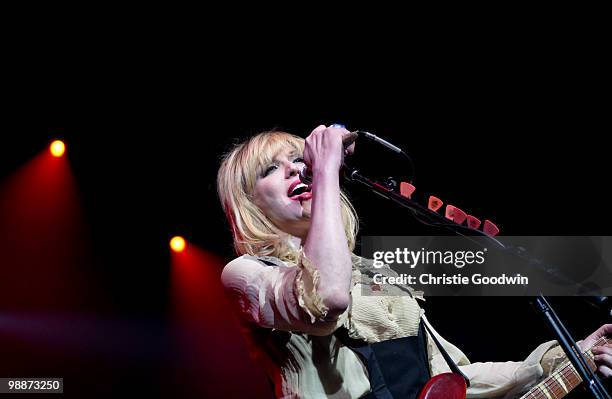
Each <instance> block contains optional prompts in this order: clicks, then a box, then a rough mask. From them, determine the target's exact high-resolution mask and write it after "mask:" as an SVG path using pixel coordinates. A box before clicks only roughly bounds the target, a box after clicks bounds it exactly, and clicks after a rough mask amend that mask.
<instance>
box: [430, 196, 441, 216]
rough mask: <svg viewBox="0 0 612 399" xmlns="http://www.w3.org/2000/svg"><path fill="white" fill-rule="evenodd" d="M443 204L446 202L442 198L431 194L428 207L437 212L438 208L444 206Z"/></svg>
mask: <svg viewBox="0 0 612 399" xmlns="http://www.w3.org/2000/svg"><path fill="white" fill-rule="evenodd" d="M442 204H444V202H442V200H441V199H440V198H437V197H434V196H433V195H430V196H429V202H428V204H427V207H428V208H429V209H431V210H432V211H434V212H437V211H438V209H440V208H442Z"/></svg>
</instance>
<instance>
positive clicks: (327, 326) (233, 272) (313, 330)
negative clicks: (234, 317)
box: [221, 256, 342, 335]
mask: <svg viewBox="0 0 612 399" xmlns="http://www.w3.org/2000/svg"><path fill="white" fill-rule="evenodd" d="M304 273H306V274H310V273H311V272H310V271H309V270H308V266H307V265H304V266H299V267H290V266H267V265H264V264H263V263H262V262H260V261H259V260H257V259H256V258H254V257H248V256H242V257H240V258H237V259H234V260H233V261H231V262H230V263H228V264H227V265H226V266H225V268H224V269H223V273H222V274H221V282H222V283H223V286H224V288H225V291H226V292H227V294H228V296H229V297H230V300H231V303H232V304H233V305H234V306H235V307H236V308H237V311H238V313H239V314H240V316H241V318H242V319H243V320H245V321H247V322H249V323H253V324H256V325H258V326H260V327H264V328H275V329H278V330H284V331H299V332H303V333H306V334H310V335H330V334H332V333H333V332H334V331H335V330H336V328H337V327H338V325H339V324H341V323H342V321H341V320H333V321H325V320H322V318H321V317H319V316H320V313H321V311H322V310H323V309H320V308H318V307H317V306H316V304H314V303H313V302H315V301H316V298H317V296H316V293H312V292H307V290H304V289H301V288H300V287H303V280H304V279H305V278H309V277H305V276H302V275H303V274H304Z"/></svg>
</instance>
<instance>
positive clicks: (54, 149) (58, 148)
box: [49, 140, 66, 158]
mask: <svg viewBox="0 0 612 399" xmlns="http://www.w3.org/2000/svg"><path fill="white" fill-rule="evenodd" d="M49 151H51V155H53V156H54V157H56V158H59V157H61V156H62V155H64V152H66V146H65V145H64V142H63V141H61V140H55V141H54V142H53V143H51V145H50V146H49Z"/></svg>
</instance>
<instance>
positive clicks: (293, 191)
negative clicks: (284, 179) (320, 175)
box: [287, 181, 312, 200]
mask: <svg viewBox="0 0 612 399" xmlns="http://www.w3.org/2000/svg"><path fill="white" fill-rule="evenodd" d="M310 189H311V187H310V186H309V185H307V184H304V183H302V182H300V181H296V182H295V183H293V184H292V185H291V186H290V187H289V191H288V192H287V196H288V197H289V198H291V199H292V200H298V199H299V200H304V199H310V198H311V197H312V193H311V192H310Z"/></svg>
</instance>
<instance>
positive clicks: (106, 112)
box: [0, 51, 610, 397]
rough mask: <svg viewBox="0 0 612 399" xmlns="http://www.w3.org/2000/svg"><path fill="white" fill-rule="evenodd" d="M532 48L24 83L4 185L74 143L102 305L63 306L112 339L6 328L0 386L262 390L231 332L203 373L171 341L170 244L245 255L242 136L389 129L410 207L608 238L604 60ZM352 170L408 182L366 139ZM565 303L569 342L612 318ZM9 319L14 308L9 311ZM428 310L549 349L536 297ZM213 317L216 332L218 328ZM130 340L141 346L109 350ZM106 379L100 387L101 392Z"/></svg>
mask: <svg viewBox="0 0 612 399" xmlns="http://www.w3.org/2000/svg"><path fill="white" fill-rule="evenodd" d="M539 56H540V55H539V54H538V53H537V52H535V51H534V52H532V53H529V54H527V55H526V56H525V57H524V58H521V59H520V60H517V59H512V57H506V56H504V55H503V54H501V53H498V54H496V55H495V56H492V57H485V58H484V59H479V60H478V62H470V63H468V62H467V61H466V59H462V60H457V59H447V60H438V62H433V61H432V62H431V63H427V62H426V61H425V62H424V65H420V66H419V68H418V70H409V69H408V68H407V66H406V69H404V67H405V66H401V65H397V64H395V63H394V62H393V61H391V60H389V61H386V60H385V61H382V60H381V61H380V62H379V65H378V66H379V67H380V66H383V68H382V70H380V69H377V70H376V71H375V72H374V71H372V70H370V69H369V67H370V65H361V68H360V69H359V71H358V72H357V71H355V70H354V69H352V65H353V64H345V65H339V64H338V63H337V62H331V61H330V60H329V59H325V58H323V59H317V62H313V63H312V64H311V65H312V66H313V67H315V68H316V69H317V70H318V71H319V72H321V71H323V72H327V73H324V75H325V79H324V80H320V79H318V78H315V77H314V76H311V75H310V73H309V72H308V69H306V71H305V72H302V71H300V72H298V71H295V72H293V70H291V69H289V68H287V63H288V62H286V60H284V59H279V58H278V57H276V58H275V57H271V58H270V59H269V60H267V61H266V62H265V63H260V62H254V61H253V60H252V59H250V57H249V53H248V52H246V53H244V55H243V57H242V58H241V59H240V60H238V61H240V63H237V64H234V65H233V66H230V67H228V68H227V69H226V70H223V71H222V68H220V67H217V69H214V68H213V70H206V71H205V70H199V69H198V68H196V67H193V68H191V67H189V66H186V67H184V68H178V67H176V66H175V67H174V68H172V69H169V70H168V73H167V74H166V75H164V76H165V79H163V80H161V81H160V80H158V77H159V73H160V70H159V69H150V68H149V67H148V65H147V63H143V64H139V65H138V66H130V67H128V66H126V67H125V69H124V70H123V73H122V74H121V79H117V80H115V79H114V78H112V77H110V76H108V75H106V74H104V73H102V74H99V75H96V76H93V77H92V76H90V77H89V78H90V79H85V80H83V85H82V86H80V87H77V88H75V89H73V88H72V87H71V89H70V91H69V92H67V91H64V90H62V81H61V80H55V79H52V76H44V77H42V79H41V77H40V76H39V77H38V79H41V80H42V81H45V82H47V83H50V85H49V86H48V88H47V86H46V85H45V86H43V87H44V88H45V90H38V91H36V93H34V92H32V91H30V90H29V86H27V87H25V88H24V90H20V92H19V93H18V94H16V95H15V96H14V97H13V101H12V105H11V108H10V109H8V110H7V111H8V112H7V114H8V117H7V118H6V119H5V120H4V121H3V123H2V126H1V129H2V133H1V134H2V137H4V139H3V145H2V147H3V155H2V158H1V168H0V177H1V178H3V179H8V177H9V176H11V175H12V174H13V173H14V172H15V171H17V170H18V169H19V168H20V167H21V166H22V165H24V164H26V163H27V162H28V161H29V160H30V159H31V158H32V157H33V156H35V155H36V154H37V153H38V152H40V151H43V150H44V149H45V148H46V146H47V145H48V143H49V141H50V139H52V138H62V139H63V140H65V142H66V144H67V149H68V155H67V156H68V159H69V162H70V165H71V168H72V172H73V173H74V176H75V179H76V182H77V185H78V189H79V193H80V196H81V201H82V206H83V210H84V215H85V220H86V222H87V230H88V234H89V238H90V241H91V254H92V260H91V263H89V264H86V265H83V267H84V268H86V269H87V270H88V271H90V272H91V274H90V275H91V276H95V284H96V286H97V291H96V294H95V295H93V298H92V299H91V300H89V301H87V302H84V303H81V304H79V305H78V306H77V307H76V308H71V309H69V310H70V311H75V310H76V311H78V312H80V313H82V314H87V315H89V317H91V318H93V319H94V320H96V321H95V322H92V323H89V324H88V326H89V327H88V328H91V329H93V330H96V331H97V334H100V331H102V332H103V335H106V332H107V331H108V335H106V338H107V339H105V340H104V342H101V341H99V340H95V339H94V340H92V341H91V342H90V344H91V345H88V346H85V347H78V348H76V349H73V350H67V351H66V352H64V351H63V350H53V349H49V348H46V347H44V346H42V347H41V345H40V344H36V345H35V344H31V343H30V342H28V341H27V340H26V339H23V340H19V339H14V341H11V340H9V339H8V338H7V337H6V336H4V340H2V341H0V348H1V350H2V351H3V354H4V356H3V357H2V362H1V364H0V376H7V377H9V376H12V375H14V374H19V375H22V376H37V375H44V374H52V375H56V376H64V378H65V383H66V385H71V386H72V387H73V388H72V389H73V391H72V392H75V391H76V392H79V393H80V394H83V393H84V392H87V395H88V396H95V395H96V394H100V395H107V394H109V393H115V392H119V391H128V392H134V393H136V392H138V393H141V394H142V393H145V394H156V393H158V392H160V393H162V394H163V395H164V396H169V395H171V394H172V395H173V396H174V395H179V396H184V397H189V396H192V395H194V396H195V395H206V394H208V395H213V394H214V395H219V394H222V395H225V396H226V397H237V396H249V395H248V394H245V392H250V393H253V392H255V393H254V394H253V395H260V394H262V392H265V382H262V376H261V374H258V372H259V373H260V371H259V370H258V369H257V368H255V367H253V366H250V365H248V364H246V363H245V365H242V366H241V368H240V370H250V371H251V372H252V373H253V374H250V375H240V376H238V380H239V383H236V376H235V375H231V372H232V367H231V365H228V364H224V363H223V359H219V358H218V357H219V354H220V353H223V351H220V350H219V347H221V348H223V347H224V346H228V347H232V348H233V349H232V350H233V352H231V351H230V352H231V353H230V355H231V359H237V360H236V361H241V362H248V361H247V360H246V359H247V357H246V350H245V349H244V347H242V346H241V345H242V344H241V343H240V342H239V341H237V340H234V341H232V340H231V339H227V340H221V341H212V339H211V341H210V342H208V343H207V344H209V345H210V346H211V348H213V347H215V348H216V350H215V351H212V350H211V356H210V358H204V359H201V363H200V368H199V371H200V373H199V374H198V375H197V379H195V378H193V375H191V374H188V373H187V372H185V373H184V374H183V370H184V369H187V368H188V366H185V365H183V364H182V363H181V361H180V360H181V358H180V357H179V356H178V355H176V353H175V352H174V348H173V346H172V342H171V341H172V339H171V335H172V323H171V320H172V307H171V305H170V302H171V299H170V274H171V273H170V270H169V267H170V256H169V252H168V247H167V242H168V239H169V238H170V237H171V236H172V235H174V234H181V235H183V236H185V237H186V238H187V239H188V240H190V241H191V242H193V243H194V244H196V245H197V246H199V247H200V248H202V249H204V250H206V251H209V252H211V253H214V254H217V255H218V256H220V257H222V258H223V259H225V260H229V259H231V258H232V257H233V254H232V248H231V237H230V234H229V231H228V229H227V225H226V223H225V220H224V217H223V214H222V212H221V209H220V206H219V205H218V200H217V198H216V193H215V176H216V171H217V168H218V164H219V159H220V156H221V154H223V152H224V151H226V150H228V149H229V148H230V146H231V143H232V142H235V141H237V140H240V139H243V138H245V137H247V136H248V135H250V134H254V133H257V132H259V131H262V130H266V129H271V128H280V129H283V130H286V131H289V132H292V133H295V134H298V135H301V136H303V137H305V136H307V135H308V133H309V132H310V131H311V130H312V129H313V128H314V127H316V126H317V125H319V124H331V123H335V122H339V123H343V124H345V125H347V127H348V128H349V129H363V130H368V131H371V132H373V133H376V134H378V135H380V136H381V137H384V138H387V139H388V140H390V141H392V142H393V143H395V144H396V145H398V146H400V147H402V148H403V149H404V150H405V151H406V152H407V153H408V154H410V155H411V156H412V158H413V160H414V163H415V164H416V179H415V180H414V184H415V185H416V187H417V192H416V195H417V198H426V197H427V196H428V195H429V194H434V195H436V196H438V197H440V198H442V199H443V200H445V202H447V203H451V204H454V205H457V206H459V207H461V208H462V209H464V210H465V211H467V212H468V213H473V214H475V215H478V216H481V218H482V219H485V218H489V219H491V220H493V221H494V222H496V223H497V225H498V226H499V227H500V228H501V232H502V234H506V235H539V234H541V235H606V234H608V233H609V222H610V214H609V212H608V211H607V201H606V198H607V192H608V187H607V182H608V180H609V179H608V171H609V167H608V159H609V149H608V144H607V140H606V139H605V136H606V132H608V131H609V127H608V123H607V122H608V120H609V107H608V106H607V104H606V103H605V102H604V101H602V98H601V94H602V92H605V91H604V87H602V84H601V82H600V80H599V76H600V75H598V72H601V70H599V69H598V68H599V67H600V64H599V62H598V60H597V57H596V56H594V57H593V58H590V57H587V58H584V63H585V65H582V66H581V67H580V68H578V69H576V68H574V67H573V66H572V67H569V66H567V65H564V64H563V63H562V60H563V58H562V57H561V58H557V59H556V60H555V61H554V62H552V61H550V62H544V61H543V59H542V58H539ZM239 58H240V57H239ZM185 65H189V64H188V63H187V64H185ZM114 68H115V70H121V68H119V67H117V66H116V65H115V66H114ZM221 72H223V74H221ZM37 81H38V80H37ZM37 88H38V89H40V87H37ZM13 110H15V111H14V112H13ZM353 161H354V163H355V164H357V165H360V166H361V168H362V170H363V171H364V172H369V173H370V174H371V175H373V176H380V177H386V176H395V177H399V178H401V177H402V176H405V175H406V173H407V170H406V164H405V163H404V162H403V161H402V159H397V158H396V157H395V156H394V155H390V154H389V153H388V152H386V151H385V150H384V149H381V148H380V147H378V146H376V145H374V144H372V143H369V142H358V144H357V148H356V154H355V157H354V159H353ZM346 189H347V191H348V192H349V193H350V197H351V199H352V200H353V203H354V205H355V207H356V209H357V211H358V213H359V215H360V220H361V234H363V235H411V234H415V235H416V234H431V233H432V231H431V230H430V229H427V228H425V227H423V226H421V225H420V224H418V223H417V222H415V221H414V220H413V219H412V217H411V216H410V215H409V214H408V213H407V212H405V211H404V210H402V209H400V208H399V207H397V206H394V205H391V204H389V203H387V202H385V200H383V199H382V198H379V197H377V196H375V195H372V194H370V193H367V192H364V191H363V190H362V189H360V188H358V187H355V186H352V185H351V184H346ZM2 267H3V268H4V267H9V268H10V265H2ZM210 283H211V284H216V282H214V281H211V282H210ZM553 304H554V305H557V311H558V313H559V314H560V316H561V317H562V318H563V319H564V320H566V321H567V324H568V326H569V328H570V330H571V331H572V332H574V334H575V337H576V338H583V337H585V336H586V335H587V334H588V333H590V332H592V331H593V330H595V329H596V328H597V327H599V326H600V325H601V324H603V323H604V321H606V319H605V316H604V315H602V314H601V313H599V312H598V311H597V310H596V309H594V308H592V307H590V306H589V305H587V304H585V303H583V302H582V301H581V300H579V299H573V298H555V299H554V300H553ZM2 308H3V309H5V310H6V311H10V310H11V303H5V304H2ZM43 310H45V309H43ZM52 310H53V311H56V310H57V309H52ZM59 310H62V309H59ZM426 311H427V314H428V316H429V319H430V320H431V321H432V323H433V324H434V326H436V328H437V330H438V331H439V332H440V333H441V334H442V335H443V336H444V337H445V338H447V339H448V340H449V341H451V342H453V343H455V344H456V345H457V346H459V347H460V348H461V349H462V350H463V351H464V352H465V353H466V354H467V355H468V357H469V358H470V359H471V360H472V361H505V360H521V359H524V358H525V357H526V356H527V355H528V354H529V353H530V351H531V350H532V349H533V348H534V347H535V346H536V345H538V344H539V343H541V342H544V341H546V340H549V339H552V335H551V333H550V332H549V331H548V330H547V328H546V327H545V326H544V324H543V323H542V321H541V319H540V318H539V316H538V315H536V314H535V312H534V311H533V310H532V309H531V307H530V305H529V303H528V300H527V299H523V298H453V300H448V299H445V298H429V299H428V300H427V304H426ZM208 325H209V328H210V330H211V331H214V330H215V328H217V327H216V326H217V325H218V323H217V321H216V320H214V319H212V320H209V321H208ZM223 326H225V327H223V328H227V323H224V324H223ZM211 334H212V333H211ZM227 334H228V336H229V337H230V338H232V337H233V338H235V337H236V335H232V333H231V332H230V331H229V330H228V332H227ZM213 335H214V334H213ZM213 335H211V336H213ZM215 336H216V335H215ZM0 337H2V335H1V334H0ZM233 338H232V339H233ZM125 341H128V342H131V343H137V344H134V345H131V344H130V345H129V347H128V348H125V349H121V350H119V349H118V350H117V351H116V352H114V351H108V350H106V348H107V347H106V346H105V345H108V343H109V342H125ZM96 345H98V346H99V347H101V348H104V350H102V351H103V352H104V354H99V353H98V350H97V349H96ZM235 348H238V349H235ZM185 375H190V378H189V379H187V378H185V377H184V376H185ZM220 375H223V376H225V377H224V378H220V377H219V376H220ZM97 376H104V382H101V383H100V384H96V383H95V381H97V380H96V378H98V377H97ZM250 386H256V388H250ZM177 392H180V394H178V393H177Z"/></svg>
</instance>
